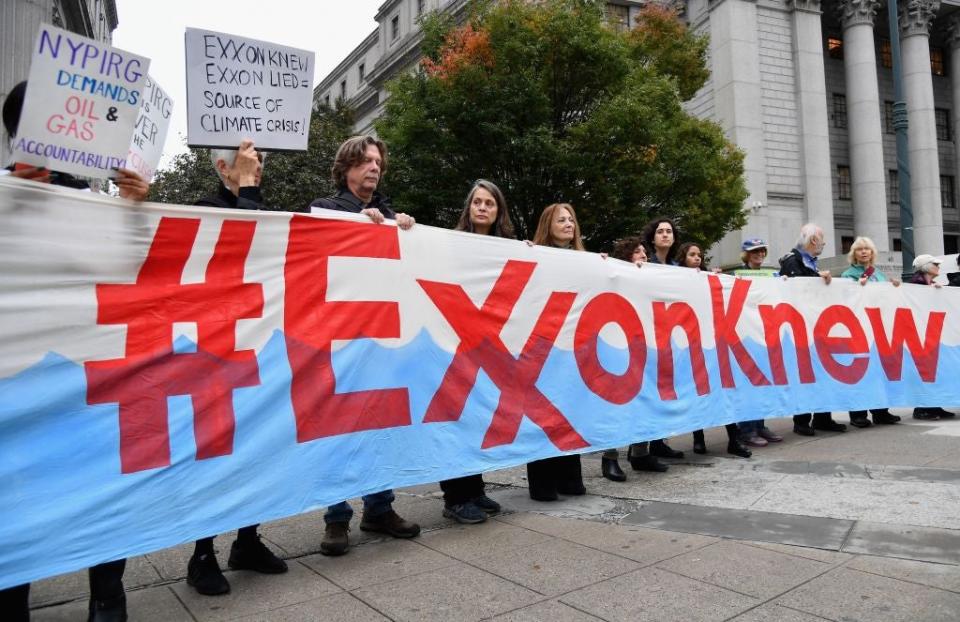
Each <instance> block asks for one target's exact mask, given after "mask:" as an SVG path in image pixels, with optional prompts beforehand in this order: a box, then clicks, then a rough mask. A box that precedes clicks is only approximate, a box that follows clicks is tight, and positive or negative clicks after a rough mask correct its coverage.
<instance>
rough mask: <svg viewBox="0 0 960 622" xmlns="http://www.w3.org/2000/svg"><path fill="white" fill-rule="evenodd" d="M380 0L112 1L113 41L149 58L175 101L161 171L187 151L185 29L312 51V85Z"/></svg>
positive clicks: (350, 45) (364, 30)
mask: <svg viewBox="0 0 960 622" xmlns="http://www.w3.org/2000/svg"><path fill="white" fill-rule="evenodd" d="M383 2H384V0H318V1H315V2H303V1H302V0H259V1H252V0H231V1H227V0H164V1H163V2H159V3H154V2H143V0H117V16H118V20H119V25H118V26H117V29H116V30H115V31H114V32H113V45H114V47H118V48H120V49H123V50H126V51H128V52H133V53H135V54H139V55H141V56H146V57H147V58H149V59H150V60H151V62H150V75H151V76H153V78H154V80H156V81H157V83H158V84H159V85H160V86H161V87H162V88H163V89H164V90H165V91H166V92H167V93H168V94H169V95H170V96H171V97H172V98H173V100H174V111H173V116H172V118H171V125H170V132H169V133H168V134H167V141H166V146H165V147H164V157H163V159H162V160H161V161H160V166H161V168H163V167H164V165H166V164H167V163H169V162H170V159H171V158H172V157H173V156H174V155H175V154H177V153H181V152H183V151H186V146H185V144H184V138H185V137H186V135H187V109H186V101H187V95H186V85H185V80H184V57H183V33H184V29H186V28H187V27H194V28H204V29H207V30H215V31H218V32H225V33H229V34H233V35H239V36H242V37H249V38H251V39H261V40H263V41H270V42H272V43H279V44H282V45H288V46H290V47H295V48H300V49H303V50H312V51H314V52H316V54H317V56H316V75H315V76H314V86H316V84H317V83H318V82H319V81H320V80H321V79H322V78H324V77H325V76H326V75H327V74H328V73H330V71H332V70H333V68H334V67H336V66H337V65H338V64H339V63H340V61H342V60H343V59H344V58H346V56H347V54H349V53H350V52H351V51H353V49H354V48H355V47H356V46H357V45H359V44H360V42H361V41H363V39H364V38H365V37H366V36H367V35H369V34H370V33H371V32H373V30H374V29H375V28H376V27H377V22H376V20H375V19H374V16H375V15H376V14H377V9H378V8H379V7H380V5H382V4H383Z"/></svg>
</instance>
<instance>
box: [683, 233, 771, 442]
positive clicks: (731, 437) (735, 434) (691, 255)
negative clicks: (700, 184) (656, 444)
mask: <svg viewBox="0 0 960 622" xmlns="http://www.w3.org/2000/svg"><path fill="white" fill-rule="evenodd" d="M674 261H676V263H677V265H678V266H682V267H684V268H692V269H694V270H705V269H706V264H705V262H704V259H703V249H701V248H700V245H699V244H697V243H695V242H684V243H683V244H681V245H680V247H679V248H678V249H677V254H676V255H675V256H674ZM724 427H725V428H726V430H727V453H729V454H733V455H734V456H740V457H741V458H749V457H750V456H752V455H753V453H751V451H750V450H749V449H747V448H746V447H744V446H743V445H742V444H740V438H739V437H740V428H738V427H737V424H736V423H728V424H727V425H726V426H724ZM693 453H695V454H705V453H707V444H706V442H705V440H704V437H703V430H694V432H693Z"/></svg>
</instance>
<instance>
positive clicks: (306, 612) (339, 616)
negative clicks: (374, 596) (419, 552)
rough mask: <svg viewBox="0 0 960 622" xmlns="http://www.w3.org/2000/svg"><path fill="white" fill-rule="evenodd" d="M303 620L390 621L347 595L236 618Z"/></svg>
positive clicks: (249, 621)
mask: <svg viewBox="0 0 960 622" xmlns="http://www.w3.org/2000/svg"><path fill="white" fill-rule="evenodd" d="M303 620H336V622H383V621H389V620H390V618H387V617H384V616H383V615H381V614H379V613H377V612H376V611H375V610H374V609H371V608H370V607H369V606H368V605H367V604H366V603H364V602H363V601H362V600H360V599H358V598H356V597H355V596H353V595H351V594H347V593H342V594H334V595H333V596H324V597H322V598H317V599H315V600H308V601H306V602H303V603H298V604H296V605H290V606H287V607H281V608H279V609H271V610H270V611H267V612H264V613H257V614H254V615H252V616H245V617H242V618H236V622H302V621H303Z"/></svg>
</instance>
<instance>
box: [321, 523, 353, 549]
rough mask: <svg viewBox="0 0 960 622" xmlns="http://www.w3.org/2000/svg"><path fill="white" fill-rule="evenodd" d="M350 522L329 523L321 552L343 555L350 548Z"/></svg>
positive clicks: (324, 534) (324, 533)
mask: <svg viewBox="0 0 960 622" xmlns="http://www.w3.org/2000/svg"><path fill="white" fill-rule="evenodd" d="M349 533H350V523H327V528H326V530H324V532H323V540H322V541H321V542H320V552H321V553H323V554H324V555H332V556H336V555H343V554H344V553H346V552H347V551H348V550H350V536H349V535H348V534H349Z"/></svg>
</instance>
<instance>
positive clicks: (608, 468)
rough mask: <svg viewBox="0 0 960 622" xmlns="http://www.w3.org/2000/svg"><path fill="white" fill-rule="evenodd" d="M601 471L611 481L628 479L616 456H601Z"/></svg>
mask: <svg viewBox="0 0 960 622" xmlns="http://www.w3.org/2000/svg"><path fill="white" fill-rule="evenodd" d="M600 473H601V474H602V475H603V476H604V477H606V478H607V479H608V480H610V481H611V482H625V481H627V474H626V473H624V472H623V469H621V468H620V463H619V462H617V459H616V458H601V459H600Z"/></svg>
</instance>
